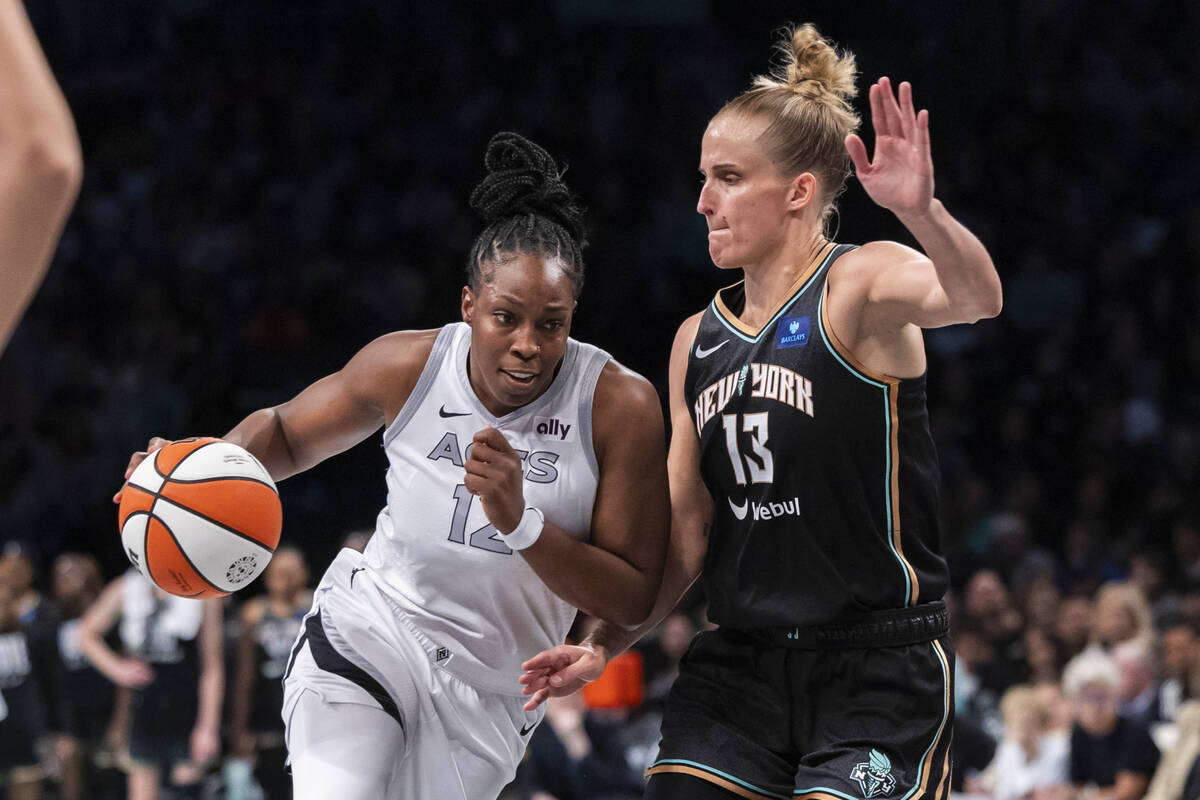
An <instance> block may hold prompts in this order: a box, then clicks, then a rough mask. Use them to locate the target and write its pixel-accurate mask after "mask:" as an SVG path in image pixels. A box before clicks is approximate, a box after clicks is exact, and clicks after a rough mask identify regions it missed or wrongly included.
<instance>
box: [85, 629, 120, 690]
mask: <svg viewBox="0 0 1200 800" xmlns="http://www.w3.org/2000/svg"><path fill="white" fill-rule="evenodd" d="M79 647H80V649H81V650H83V654H84V656H86V657H87V660H88V661H90V662H92V666H93V667H95V668H96V671H97V672H99V673H100V674H101V675H103V676H104V677H106V678H108V679H109V680H110V681H112V682H113V683H118V682H119V681H118V680H117V677H118V672H119V665H120V663H121V657H120V656H119V655H117V654H116V653H114V652H113V650H112V648H111V647H109V646H108V645H107V644H106V643H105V642H104V639H103V638H101V637H100V636H99V635H94V634H91V633H90V632H88V631H86V630H83V629H81V630H80V631H79Z"/></svg>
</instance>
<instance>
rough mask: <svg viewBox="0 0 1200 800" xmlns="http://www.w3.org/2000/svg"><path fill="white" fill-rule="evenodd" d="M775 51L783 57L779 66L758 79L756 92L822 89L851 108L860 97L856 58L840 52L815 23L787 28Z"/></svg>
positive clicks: (850, 54) (783, 31) (782, 33)
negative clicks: (772, 89)
mask: <svg viewBox="0 0 1200 800" xmlns="http://www.w3.org/2000/svg"><path fill="white" fill-rule="evenodd" d="M775 49H776V51H777V52H778V53H779V55H780V59H779V63H778V64H777V65H776V66H775V67H774V68H773V69H772V70H771V72H770V74H768V75H759V76H757V77H756V78H755V79H754V86H755V88H763V89H767V88H772V87H775V88H787V89H791V90H792V91H795V92H805V91H806V90H807V89H808V88H809V87H814V88H816V87H819V88H820V89H824V90H825V91H826V92H829V93H830V94H832V95H834V96H835V97H836V98H837V99H838V100H840V101H841V102H842V103H843V104H844V105H845V106H847V107H849V104H850V101H851V100H853V99H854V98H855V97H856V96H857V95H858V86H857V85H856V83H855V78H856V77H857V76H858V65H857V64H856V62H855V60H854V54H853V53H850V52H846V51H841V52H839V51H838V49H837V48H836V47H835V46H834V44H833V42H831V41H829V40H828V39H826V38H825V37H824V36H822V35H821V32H820V31H818V30H817V28H816V26H815V25H813V24H812V23H808V22H806V23H804V24H803V25H795V26H791V27H788V28H784V29H783V30H782V31H781V34H780V37H779V41H778V42H776V44H775Z"/></svg>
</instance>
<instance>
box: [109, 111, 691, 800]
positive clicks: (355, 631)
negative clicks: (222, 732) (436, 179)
mask: <svg viewBox="0 0 1200 800" xmlns="http://www.w3.org/2000/svg"><path fill="white" fill-rule="evenodd" d="M485 164H486V166H487V169H488V174H487V176H486V177H485V178H484V179H483V181H482V182H481V183H480V184H479V186H477V187H476V188H475V190H474V192H473V193H472V195H471V205H472V207H473V208H474V209H475V210H476V211H478V212H479V213H480V214H481V216H482V217H483V218H484V220H485V222H486V227H485V228H484V230H483V231H482V232H481V233H480V234H479V235H478V237H477V238H476V240H475V244H474V247H473V249H472V252H471V255H470V257H469V259H468V262H467V285H466V286H464V287H463V290H462V320H463V321H462V322H461V323H454V324H450V325H446V326H445V327H443V328H441V329H439V330H430V331H403V332H397V333H391V334H388V335H385V336H383V337H381V338H379V339H376V340H375V341H374V342H371V343H370V344H368V345H367V346H366V347H364V348H363V349H362V350H361V351H359V352H358V354H357V355H355V356H354V357H353V358H352V359H351V360H350V362H349V363H348V364H347V365H346V366H345V367H344V368H343V369H342V370H341V371H340V372H337V373H335V374H333V375H330V376H328V377H326V378H324V379H322V380H320V381H317V382H316V383H314V384H313V385H312V386H310V387H308V388H307V389H305V390H304V391H303V392H301V393H300V394H299V395H298V396H297V397H295V398H294V399H292V400H290V401H289V402H286V403H284V404H282V405H280V406H276V407H274V408H268V409H263V410H261V411H258V412H255V413H254V414H251V415H250V416H249V417H247V418H246V419H245V420H244V421H242V423H240V424H239V425H238V426H237V427H236V428H234V429H233V430H232V431H231V432H230V433H229V434H227V435H226V436H225V438H226V439H227V440H229V441H232V442H236V443H238V444H240V445H242V446H243V447H246V448H247V449H248V450H249V451H250V452H251V453H253V454H254V455H255V456H257V457H258V458H259V460H261V461H262V463H263V464H264V465H265V466H266V467H267V469H268V470H269V471H270V473H271V475H272V476H273V477H274V478H275V480H277V481H278V480H282V479H284V478H286V477H288V476H289V475H294V474H296V473H297V472H300V471H302V470H305V469H308V468H309V467H312V466H313V465H315V464H317V463H319V462H321V461H323V460H324V459H326V458H328V457H330V456H332V455H334V454H336V453H340V452H342V451H343V450H346V449H348V448H349V447H351V446H353V445H355V444H357V443H358V442H360V441H362V440H363V439H365V438H366V437H368V436H370V435H371V434H373V433H376V432H378V431H379V430H380V429H381V428H383V444H384V450H385V453H386V454H387V458H388V463H389V469H388V472H387V476H386V479H387V486H388V500H387V505H386V506H385V507H384V509H383V511H382V512H380V514H379V517H378V520H377V523H376V530H375V534H374V535H373V536H372V537H371V540H370V541H369V542H368V544H367V546H366V549H365V551H364V553H362V554H360V553H357V552H355V551H353V550H350V549H342V550H341V551H340V553H339V554H338V556H337V557H336V558H335V559H334V561H333V563H332V564H331V565H330V567H329V569H328V570H327V571H326V573H325V576H324V578H323V579H322V580H321V583H320V585H319V586H318V588H317V590H316V595H315V598H314V602H313V611H312V612H311V613H310V614H309V615H308V616H307V617H306V619H305V622H304V627H303V630H302V632H301V635H300V638H299V639H298V641H297V643H296V646H295V648H294V650H293V657H292V661H291V663H290V665H289V666H288V671H287V676H286V679H285V699H284V707H283V717H284V720H285V721H286V723H287V743H288V750H289V752H290V758H291V765H292V774H293V783H294V790H295V796H296V797H298V798H302V799H307V798H322V799H327V798H330V797H340V798H347V799H349V798H364V799H365V798H371V800H375V799H376V798H381V797H388V798H396V797H403V798H408V799H409V800H421V798H430V799H432V798H436V799H437V800H447V799H452V798H464V799H465V798H470V799H471V800H476V798H483V797H495V796H496V795H497V794H498V793H499V792H500V790H501V788H502V787H503V786H504V785H505V784H506V783H508V781H509V780H510V779H511V778H512V776H513V774H514V772H515V770H516V766H517V763H518V762H519V761H520V760H521V756H522V754H523V753H524V751H525V746H526V743H527V741H528V736H529V733H530V731H532V730H533V728H534V727H535V726H536V725H537V724H538V722H540V720H541V717H542V712H537V713H527V712H525V711H524V710H523V709H522V706H523V705H524V700H523V698H522V697H521V686H520V684H519V683H518V677H519V676H520V674H521V663H522V661H523V660H524V659H526V658H529V657H531V656H533V655H534V654H535V653H537V652H538V651H540V650H543V649H545V648H547V647H550V646H552V645H554V644H558V643H561V642H562V641H564V637H565V636H566V633H567V631H568V629H569V628H570V626H571V623H572V621H573V620H574V618H575V614H576V609H581V610H583V611H585V612H587V613H589V614H592V615H594V616H597V617H600V618H602V619H607V620H611V621H612V622H614V623H615V624H617V625H638V624H640V623H641V622H642V620H644V619H645V618H646V615H647V614H649V613H650V610H651V608H652V606H653V604H654V598H655V594H656V592H657V591H658V585H659V580H660V577H661V573H662V563H663V554H664V552H665V549H666V540H667V533H668V527H669V517H668V515H669V513H670V507H669V501H668V493H667V475H666V458H665V446H664V445H665V443H664V433H663V420H662V413H661V410H660V406H659V400H658V396H657V394H656V393H655V391H654V388H653V387H652V386H651V385H650V383H649V382H647V381H646V380H645V379H644V378H642V377H641V376H639V375H636V374H635V373H633V372H630V371H629V370H627V369H625V368H624V367H622V366H621V365H620V364H618V363H617V362H616V361H614V360H612V358H611V357H610V356H609V355H608V354H607V353H605V352H604V351H602V350H599V349H598V348H595V347H593V346H591V345H587V344H583V343H581V342H578V341H576V340H574V339H571V338H569V333H570V330H571V321H572V318H573V316H574V311H575V305H576V301H577V299H578V297H579V294H580V290H581V289H582V286H583V267H584V265H583V256H582V253H581V248H582V246H583V243H584V229H583V224H582V212H581V211H580V210H579V209H578V208H577V207H576V206H575V204H574V202H573V200H572V198H571V195H570V193H569V191H568V189H567V187H566V185H565V184H564V183H563V182H562V179H561V175H560V173H559V170H558V168H557V166H556V165H555V163H554V161H553V159H552V158H551V157H550V156H549V155H548V154H547V153H546V152H545V151H544V150H543V149H542V148H540V147H538V146H537V145H535V144H533V143H532V142H529V141H528V140H526V139H523V138H522V137H520V136H517V135H516V134H511V133H500V134H497V135H496V136H494V137H493V138H492V140H491V142H489V144H488V148H487V154H486V157H485ZM164 443H165V442H164V441H163V440H161V439H152V440H151V442H150V445H149V447H148V448H147V452H152V451H153V450H154V449H156V448H158V447H161V446H162V445H163V444H164ZM144 456H145V454H144V453H138V454H135V456H134V457H133V458H132V459H131V461H130V470H132V469H133V468H134V467H135V466H136V465H137V464H138V463H140V461H141V459H142V458H144ZM126 477H128V473H127V476H126Z"/></svg>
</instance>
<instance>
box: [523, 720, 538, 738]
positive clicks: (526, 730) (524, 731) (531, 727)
mask: <svg viewBox="0 0 1200 800" xmlns="http://www.w3.org/2000/svg"><path fill="white" fill-rule="evenodd" d="M534 727H536V723H534V724H533V725H525V726H523V727H522V728H521V735H522V736H525V735H526V734H528V733H529V732H530V731H531V730H533V729H534Z"/></svg>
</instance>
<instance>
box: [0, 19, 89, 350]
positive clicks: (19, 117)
mask: <svg viewBox="0 0 1200 800" xmlns="http://www.w3.org/2000/svg"><path fill="white" fill-rule="evenodd" d="M82 178H83V158H82V156H81V155H80V152H79V137H78V135H77V134H76V133H75V123H74V121H73V120H72V119H71V111H70V109H69V108H67V101H66V100H65V99H63V96H62V92H61V91H60V90H59V88H58V85H57V84H56V83H55V82H54V75H53V74H52V73H51V72H50V67H49V65H48V64H46V58H45V56H43V55H42V50H41V48H40V47H38V43H37V37H35V36H34V34H33V28H32V27H31V26H30V24H29V18H28V17H27V16H26V15H25V9H24V8H23V7H22V5H21V3H20V0H0V353H3V352H4V346H5V345H6V344H7V343H8V338H9V336H11V335H12V332H13V329H14V328H16V326H17V321H18V320H20V318H21V314H22V313H23V312H24V311H25V307H26V306H27V305H28V304H29V300H30V298H32V297H33V293H34V291H35V290H36V289H37V287H38V285H39V284H40V283H41V282H42V277H43V276H44V275H45V272H46V267H47V266H49V264H50V257H51V255H53V253H54V245H55V243H56V242H57V241H58V234H59V232H60V231H62V227H63V224H64V223H65V222H66V220H67V215H68V214H69V213H70V211H71V206H73V205H74V204H75V195H76V194H77V193H78V192H79V184H80V182H81V181H82Z"/></svg>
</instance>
